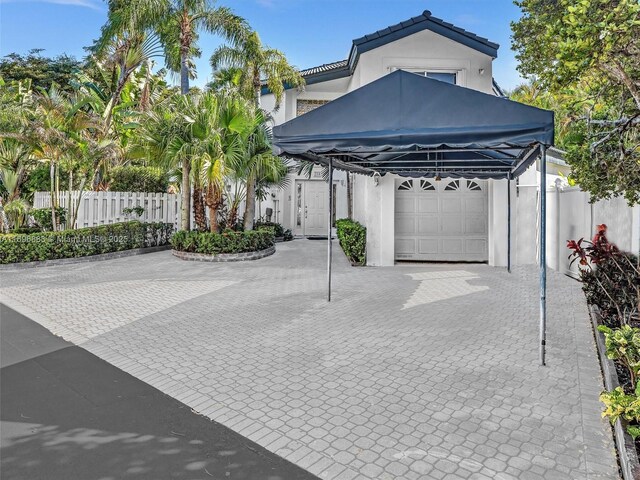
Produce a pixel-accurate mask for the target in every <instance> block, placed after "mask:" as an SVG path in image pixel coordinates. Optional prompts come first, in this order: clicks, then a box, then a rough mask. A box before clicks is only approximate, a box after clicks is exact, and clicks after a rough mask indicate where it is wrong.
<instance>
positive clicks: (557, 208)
mask: <svg viewBox="0 0 640 480" xmlns="http://www.w3.org/2000/svg"><path fill="white" fill-rule="evenodd" d="M547 208H548V209H549V211H548V214H547V243H548V244H549V245H550V246H554V247H556V248H550V249H549V251H548V253H547V255H548V262H549V266H550V267H552V268H555V269H556V270H558V271H560V272H562V273H573V274H575V273H577V272H578V265H577V263H574V265H573V266H570V265H569V264H570V263H571V261H570V260H569V259H568V258H567V257H568V255H569V254H570V251H569V250H568V249H567V240H579V239H580V238H585V239H587V240H590V239H591V238H592V237H593V235H594V233H595V228H596V225H600V224H603V223H604V224H606V225H607V237H608V238H609V241H611V242H613V243H615V244H616V245H617V246H618V247H619V248H620V250H624V251H627V252H636V253H637V252H638V249H639V248H640V207H639V206H636V207H629V205H628V204H627V202H626V200H625V199H624V198H622V197H617V198H612V199H611V200H604V201H599V202H596V203H593V204H591V203H589V194H588V193H585V192H583V191H581V190H580V188H578V187H565V188H554V189H553V190H549V191H548V193H547Z"/></svg>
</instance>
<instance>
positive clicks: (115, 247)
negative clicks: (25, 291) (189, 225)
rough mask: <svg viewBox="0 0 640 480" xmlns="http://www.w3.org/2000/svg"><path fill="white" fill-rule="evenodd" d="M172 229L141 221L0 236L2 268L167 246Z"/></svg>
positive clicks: (0, 261)
mask: <svg viewBox="0 0 640 480" xmlns="http://www.w3.org/2000/svg"><path fill="white" fill-rule="evenodd" d="M172 231H173V225H172V224H168V223H142V222H138V221H132V222H123V223H114V224H110V225H100V226H98V227H88V228H80V229H78V230H64V231H61V232H37V233H29V234H27V233H20V234H12V233H10V234H3V235H0V264H22V263H28V262H47V261H52V260H60V259H70V258H80V257H90V256H95V255H104V254H110V253H114V252H123V251H128V250H137V249H138V250H139V249H145V248H150V247H154V248H155V247H163V246H166V245H168V243H169V238H170V237H171V233H172Z"/></svg>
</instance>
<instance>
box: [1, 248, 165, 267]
mask: <svg viewBox="0 0 640 480" xmlns="http://www.w3.org/2000/svg"><path fill="white" fill-rule="evenodd" d="M170 248H171V245H161V246H159V247H144V248H132V249H130V250H122V251H119V252H109V253H101V254H99V255H88V256H86V257H73V258H57V259H55V260H43V261H40V262H24V263H7V264H4V265H0V271H3V270H22V269H25V268H40V267H54V266H56V265H70V264H73V263H89V262H101V261H102V260H113V259H115V258H123V257H133V256H135V255H144V254H145V253H155V252H162V251H164V250H169V249H170Z"/></svg>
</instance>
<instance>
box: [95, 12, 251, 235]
mask: <svg viewBox="0 0 640 480" xmlns="http://www.w3.org/2000/svg"><path fill="white" fill-rule="evenodd" d="M125 32H128V33H129V34H132V33H134V32H135V33H138V34H142V33H145V32H152V33H153V34H155V35H157V36H158V38H159V39H160V42H161V43H162V46H163V50H164V56H165V61H166V64H167V67H168V68H169V69H170V70H171V71H174V72H180V91H181V93H182V94H183V95H184V94H187V93H188V92H189V79H190V78H192V77H193V76H195V70H194V64H193V58H196V57H198V56H200V50H199V49H198V38H199V35H200V32H208V33H215V34H220V35H222V36H224V37H225V38H227V39H230V40H233V41H240V40H241V39H242V38H244V37H245V36H246V34H247V32H248V27H247V25H246V22H245V21H244V20H243V19H242V18H240V17H238V16H237V15H235V14H233V13H232V12H231V10H229V9H228V8H225V7H216V6H215V5H214V3H213V2H212V1H210V0H130V1H123V0H112V1H111V2H110V3H109V19H108V22H107V24H106V25H105V26H104V27H103V29H102V37H101V38H102V39H110V38H114V37H116V36H118V35H123V34H124V33H125ZM191 165H192V162H191V160H190V159H189V158H187V157H186V156H183V159H182V188H181V190H182V218H181V226H182V228H183V229H185V230H189V228H190V217H189V210H190V200H191V196H190V191H191V185H190V180H191V170H190V169H191Z"/></svg>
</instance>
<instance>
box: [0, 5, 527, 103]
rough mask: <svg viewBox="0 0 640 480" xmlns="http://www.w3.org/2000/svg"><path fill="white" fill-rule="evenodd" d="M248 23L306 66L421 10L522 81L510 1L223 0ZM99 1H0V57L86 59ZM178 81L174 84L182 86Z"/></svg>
mask: <svg viewBox="0 0 640 480" xmlns="http://www.w3.org/2000/svg"><path fill="white" fill-rule="evenodd" d="M217 4H218V5H224V6H227V7H230V8H231V9H233V10H234V11H235V12H236V13H237V14H239V15H241V16H243V17H244V18H246V19H247V21H248V22H249V24H250V25H251V26H252V28H253V29H254V30H256V31H257V32H258V33H259V35H260V38H261V39H262V42H263V43H264V44H265V45H268V46H270V47H272V48H277V49H279V50H281V51H283V52H284V53H285V54H286V55H287V58H288V59H289V62H290V63H291V64H292V65H295V66H296V67H298V68H300V69H303V68H309V67H313V66H316V65H321V64H323V63H330V62H334V61H337V60H343V59H345V58H347V56H348V54H349V49H350V47H351V41H352V40H353V39H354V38H358V37H361V36H363V35H365V34H368V33H372V32H375V31H376V30H379V29H382V28H385V27H387V26H389V25H393V24H396V23H398V22H401V21H403V20H407V19H409V18H411V17H413V16H416V15H419V14H420V13H422V12H423V11H424V10H430V11H431V13H432V14H433V15H434V16H436V17H439V18H441V19H443V20H445V21H447V22H450V23H453V24H454V25H457V26H459V27H462V28H464V29H466V30H469V31H471V32H473V33H476V34H478V35H480V36H482V37H485V38H488V39H489V40H491V41H493V42H496V43H499V44H500V49H499V50H498V58H497V59H496V60H494V62H493V76H494V78H495V79H496V81H497V82H498V84H499V85H500V86H501V87H503V88H504V89H507V90H510V89H513V88H514V87H515V86H517V85H518V84H519V83H522V81H523V80H522V79H521V78H520V77H519V75H518V72H517V71H516V66H517V61H516V59H515V56H514V53H513V52H512V51H511V41H510V35H511V29H510V25H509V23H510V22H511V21H513V20H517V19H518V18H519V16H520V11H519V9H518V7H516V6H515V5H514V4H513V3H512V1H511V0H219V1H218V3H217ZM106 16H107V8H106V2H104V1H102V0H0V56H4V55H7V54H9V53H12V52H17V53H21V54H24V53H27V52H28V51H29V50H31V49H34V48H42V49H44V52H43V53H42V54H43V55H47V56H56V55H58V54H61V53H66V54H70V55H74V56H76V57H79V58H82V57H83V56H84V51H83V48H82V47H85V46H89V45H91V44H92V41H93V40H94V39H95V38H97V36H98V35H99V32H100V27H101V26H102V25H103V24H104V22H105V21H106ZM220 42H221V40H220V39H219V38H216V37H214V36H211V35H203V36H202V37H201V40H200V47H201V49H202V52H203V55H202V58H200V59H197V60H196V67H197V71H198V78H197V80H196V81H195V82H193V85H198V86H202V85H204V84H206V83H207V81H208V80H209V79H210V77H211V68H210V67H209V57H210V55H211V53H212V52H213V51H214V50H215V48H216V47H217V46H218V45H219V44H220ZM177 80H178V79H177V78H175V79H174V81H175V82H177Z"/></svg>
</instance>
